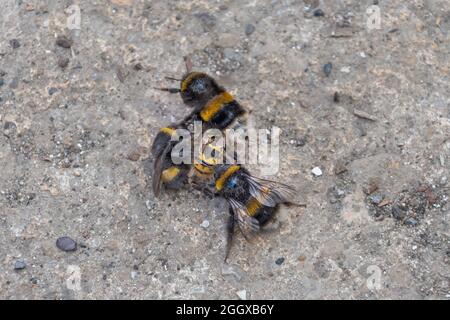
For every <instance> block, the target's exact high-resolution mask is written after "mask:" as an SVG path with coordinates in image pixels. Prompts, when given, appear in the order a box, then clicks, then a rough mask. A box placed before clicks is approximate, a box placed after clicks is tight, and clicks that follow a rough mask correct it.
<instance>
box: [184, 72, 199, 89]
mask: <svg viewBox="0 0 450 320" xmlns="http://www.w3.org/2000/svg"><path fill="white" fill-rule="evenodd" d="M203 75H205V74H204V73H201V72H192V73H190V74H189V75H188V76H187V77H186V79H184V80H183V81H182V82H181V92H184V91H186V90H187V88H188V87H189V85H190V84H191V82H192V80H194V79H195V78H198V77H200V76H203Z"/></svg>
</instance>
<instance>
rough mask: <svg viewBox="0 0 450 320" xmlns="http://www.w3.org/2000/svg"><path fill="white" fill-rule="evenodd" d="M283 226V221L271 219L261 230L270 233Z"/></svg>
mask: <svg viewBox="0 0 450 320" xmlns="http://www.w3.org/2000/svg"><path fill="white" fill-rule="evenodd" d="M280 227H281V222H280V221H279V220H277V219H271V221H269V222H268V223H267V224H265V225H264V226H263V227H262V228H261V230H260V231H261V232H263V233H270V232H273V231H276V230H278V229H280Z"/></svg>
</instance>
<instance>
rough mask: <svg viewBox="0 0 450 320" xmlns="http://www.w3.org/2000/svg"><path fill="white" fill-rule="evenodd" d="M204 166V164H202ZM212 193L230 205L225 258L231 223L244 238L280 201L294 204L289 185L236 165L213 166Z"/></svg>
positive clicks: (229, 248) (229, 243)
mask: <svg viewBox="0 0 450 320" xmlns="http://www.w3.org/2000/svg"><path fill="white" fill-rule="evenodd" d="M204 165H206V166H208V164H206V163H205V164H204ZM213 168H214V184H213V185H211V187H212V189H213V190H214V191H213V192H214V194H215V195H217V196H220V197H223V198H225V199H226V200H227V201H228V203H229V205H230V209H229V212H230V218H229V221H228V225H227V234H228V236H227V247H226V255H225V261H226V260H227V258H228V255H229V253H230V250H231V244H232V239H233V234H234V229H235V225H236V222H237V225H238V227H239V229H240V231H241V232H242V234H243V235H244V237H245V238H246V239H248V236H250V235H251V234H252V233H254V232H257V231H259V230H260V229H261V228H262V227H264V226H265V225H266V224H267V223H268V222H269V221H270V220H271V218H272V217H274V215H275V213H276V212H277V210H278V208H279V206H280V204H294V202H293V199H294V197H295V194H296V191H295V189H293V188H292V187H290V186H288V185H285V184H282V183H278V182H274V181H270V180H265V179H260V178H257V177H255V176H253V175H251V174H250V172H249V171H248V170H247V169H245V168H244V167H242V166H241V165H237V164H232V165H230V164H223V165H217V166H214V167H213Z"/></svg>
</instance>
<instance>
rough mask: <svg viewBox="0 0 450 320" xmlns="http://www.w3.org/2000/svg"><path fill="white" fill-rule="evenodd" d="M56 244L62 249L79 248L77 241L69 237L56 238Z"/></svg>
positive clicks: (72, 249) (73, 249) (71, 249)
mask: <svg viewBox="0 0 450 320" xmlns="http://www.w3.org/2000/svg"><path fill="white" fill-rule="evenodd" d="M56 246H57V247H58V249H60V250H62V251H66V252H67V251H75V250H77V243H76V242H75V241H74V240H72V239H71V238H69V237H60V238H58V240H56Z"/></svg>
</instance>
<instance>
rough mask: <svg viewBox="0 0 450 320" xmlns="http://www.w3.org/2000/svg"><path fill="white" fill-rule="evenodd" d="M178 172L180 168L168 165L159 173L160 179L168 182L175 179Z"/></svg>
mask: <svg viewBox="0 0 450 320" xmlns="http://www.w3.org/2000/svg"><path fill="white" fill-rule="evenodd" d="M179 173H180V169H179V168H177V167H170V168H168V169H166V170H164V171H163V172H162V174H161V179H162V181H163V182H164V183H167V182H170V181H172V180H173V179H175V178H176V177H177V176H178V174H179Z"/></svg>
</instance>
